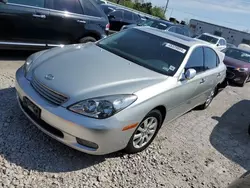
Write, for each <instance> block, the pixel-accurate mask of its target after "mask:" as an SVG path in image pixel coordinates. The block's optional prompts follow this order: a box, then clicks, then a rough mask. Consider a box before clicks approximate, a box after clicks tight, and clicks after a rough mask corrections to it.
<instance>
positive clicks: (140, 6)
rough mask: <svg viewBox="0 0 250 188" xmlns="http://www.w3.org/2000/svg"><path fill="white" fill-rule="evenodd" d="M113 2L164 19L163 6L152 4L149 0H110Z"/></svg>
mask: <svg viewBox="0 0 250 188" xmlns="http://www.w3.org/2000/svg"><path fill="white" fill-rule="evenodd" d="M110 1H111V2H113V3H117V4H120V5H123V6H126V7H128V8H132V9H135V10H138V11H141V12H144V13H147V14H150V15H152V16H156V17H159V18H163V19H165V18H166V17H165V14H164V8H163V7H158V6H153V5H152V3H150V2H144V1H143V0H110Z"/></svg>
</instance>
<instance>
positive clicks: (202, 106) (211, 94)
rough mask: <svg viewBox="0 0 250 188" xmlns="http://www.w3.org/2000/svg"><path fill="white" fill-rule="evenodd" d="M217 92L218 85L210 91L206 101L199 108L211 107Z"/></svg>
mask: <svg viewBox="0 0 250 188" xmlns="http://www.w3.org/2000/svg"><path fill="white" fill-rule="evenodd" d="M216 93H217V87H216V88H215V89H213V90H212V91H211V92H210V94H209V96H208V97H207V100H206V102H205V103H204V104H202V105H200V106H199V109H201V110H205V109H206V108H207V107H209V105H210V104H211V102H212V101H213V99H214V96H215V95H216Z"/></svg>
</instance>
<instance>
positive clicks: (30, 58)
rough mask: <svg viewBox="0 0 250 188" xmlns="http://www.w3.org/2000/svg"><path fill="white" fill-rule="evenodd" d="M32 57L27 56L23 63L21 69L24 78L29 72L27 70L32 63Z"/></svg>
mask: <svg viewBox="0 0 250 188" xmlns="http://www.w3.org/2000/svg"><path fill="white" fill-rule="evenodd" d="M33 57H34V54H33V55H31V56H29V57H28V58H27V60H26V61H25V63H24V65H23V69H24V74H25V76H26V74H27V73H28V72H29V69H30V65H31V63H32V62H33Z"/></svg>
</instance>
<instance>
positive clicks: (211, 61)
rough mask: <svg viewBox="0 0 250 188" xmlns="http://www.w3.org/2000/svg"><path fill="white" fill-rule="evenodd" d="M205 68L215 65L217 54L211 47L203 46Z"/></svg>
mask: <svg viewBox="0 0 250 188" xmlns="http://www.w3.org/2000/svg"><path fill="white" fill-rule="evenodd" d="M204 53H205V69H206V70H208V69H212V68H215V67H216V66H217V54H216V53H215V52H214V51H213V50H212V49H211V48H204Z"/></svg>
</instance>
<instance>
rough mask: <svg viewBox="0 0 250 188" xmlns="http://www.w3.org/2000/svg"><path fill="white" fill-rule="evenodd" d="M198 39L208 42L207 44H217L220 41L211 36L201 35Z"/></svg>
mask: <svg viewBox="0 0 250 188" xmlns="http://www.w3.org/2000/svg"><path fill="white" fill-rule="evenodd" d="M198 39H200V40H203V41H206V42H209V43H211V44H216V43H217V42H218V39H217V38H214V37H212V36H209V35H200V36H199V37H198Z"/></svg>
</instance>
